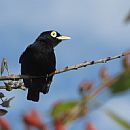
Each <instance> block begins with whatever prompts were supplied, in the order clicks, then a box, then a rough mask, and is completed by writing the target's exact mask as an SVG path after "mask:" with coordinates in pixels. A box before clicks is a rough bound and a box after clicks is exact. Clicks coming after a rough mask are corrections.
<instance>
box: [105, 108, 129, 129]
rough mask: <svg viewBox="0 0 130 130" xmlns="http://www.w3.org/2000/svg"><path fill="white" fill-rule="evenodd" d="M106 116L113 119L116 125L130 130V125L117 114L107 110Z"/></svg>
mask: <svg viewBox="0 0 130 130" xmlns="http://www.w3.org/2000/svg"><path fill="white" fill-rule="evenodd" d="M105 111H106V114H107V115H108V116H109V117H111V118H112V119H113V120H114V121H115V122H116V123H118V124H119V125H120V126H122V127H123V128H124V129H126V130H130V123H129V122H127V121H125V120H124V119H122V118H121V117H119V116H118V115H117V114H115V113H114V112H112V111H110V110H105Z"/></svg>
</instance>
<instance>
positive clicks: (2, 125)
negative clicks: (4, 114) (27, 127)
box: [0, 118, 10, 130]
mask: <svg viewBox="0 0 130 130" xmlns="http://www.w3.org/2000/svg"><path fill="white" fill-rule="evenodd" d="M0 129H1V130H10V125H9V123H8V122H7V121H6V120H5V119H3V118H0Z"/></svg>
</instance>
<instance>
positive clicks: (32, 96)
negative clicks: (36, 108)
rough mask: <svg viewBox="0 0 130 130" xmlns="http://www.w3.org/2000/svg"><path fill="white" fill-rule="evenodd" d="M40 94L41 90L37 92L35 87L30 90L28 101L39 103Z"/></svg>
mask: <svg viewBox="0 0 130 130" xmlns="http://www.w3.org/2000/svg"><path fill="white" fill-rule="evenodd" d="M35 87H36V86H35ZM39 93H40V92H39V90H37V88H34V87H30V88H28V95H27V100H32V101H34V102H38V101H39Z"/></svg>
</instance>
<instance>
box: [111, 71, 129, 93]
mask: <svg viewBox="0 0 130 130" xmlns="http://www.w3.org/2000/svg"><path fill="white" fill-rule="evenodd" d="M115 78H117V80H116V81H115V82H114V83H113V84H112V85H111V86H110V90H111V92H112V93H113V94H116V93H120V92H124V91H127V90H128V89H130V71H125V72H123V73H122V74H120V75H119V76H117V77H115Z"/></svg>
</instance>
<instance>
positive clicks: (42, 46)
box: [19, 31, 70, 102]
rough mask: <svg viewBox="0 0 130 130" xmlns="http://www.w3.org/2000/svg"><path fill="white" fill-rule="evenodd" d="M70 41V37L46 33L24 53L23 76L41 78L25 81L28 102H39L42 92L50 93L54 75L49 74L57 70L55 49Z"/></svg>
mask: <svg viewBox="0 0 130 130" xmlns="http://www.w3.org/2000/svg"><path fill="white" fill-rule="evenodd" d="M69 39H70V37H67V36H62V35H60V34H59V33H58V32H56V31H46V32H43V33H41V34H40V36H39V37H38V38H37V39H36V40H35V42H34V43H33V44H31V45H29V46H28V47H27V48H26V50H25V51H24V52H23V54H22V55H21V57H20V59H19V63H21V74H22V75H29V76H39V78H33V79H23V82H24V85H25V87H27V88H28V95H27V99H28V100H32V101H35V102H38V101H39V94H40V92H42V93H43V94H46V93H48V91H49V88H50V84H51V82H52V78H53V75H51V76H49V74H51V73H52V72H54V71H55V70H56V59H55V53H54V48H55V46H57V45H58V44H59V43H60V42H61V41H63V40H69ZM40 76H42V78H41V77H40Z"/></svg>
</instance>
